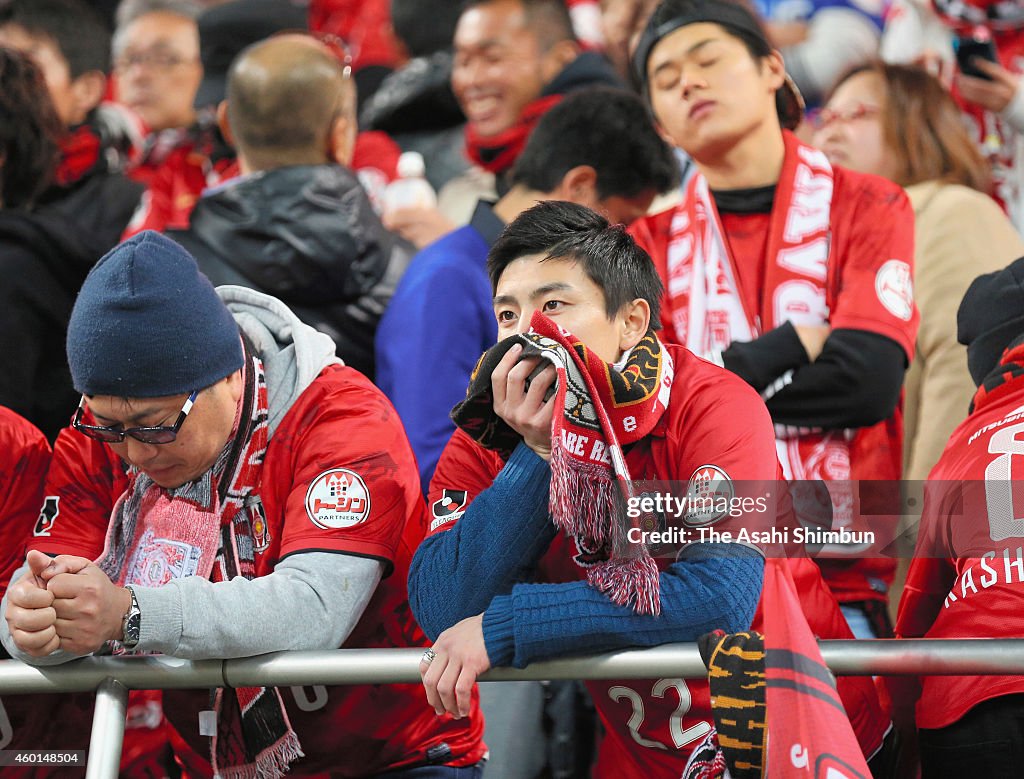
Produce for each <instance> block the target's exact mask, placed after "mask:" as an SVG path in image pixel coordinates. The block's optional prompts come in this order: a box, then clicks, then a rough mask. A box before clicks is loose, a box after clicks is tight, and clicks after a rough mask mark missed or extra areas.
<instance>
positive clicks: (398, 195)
mask: <svg viewBox="0 0 1024 779" xmlns="http://www.w3.org/2000/svg"><path fill="white" fill-rule="evenodd" d="M425 171H426V165H424V163H423V155H422V154H420V153H419V152H418V151H407V152H403V153H402V156H401V157H399V158H398V178H397V179H395V180H394V181H392V182H391V183H390V184H388V185H387V187H386V188H385V189H384V213H385V214H387V213H389V212H391V211H394V210H395V209H398V208H410V207H424V208H433V207H435V206H437V194H436V193H435V192H434V188H433V187H431V186H430V183H429V182H428V181H427V180H426V178H424V172H425Z"/></svg>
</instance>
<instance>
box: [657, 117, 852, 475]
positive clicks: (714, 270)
mask: <svg viewBox="0 0 1024 779" xmlns="http://www.w3.org/2000/svg"><path fill="white" fill-rule="evenodd" d="M783 136H784V139H785V147H786V151H785V159H784V161H783V165H782V173H781V175H780V177H779V182H778V186H777V189H776V192H775V204H774V207H773V208H772V214H771V222H770V227H769V234H768V247H767V260H766V266H765V272H764V287H763V288H762V290H761V291H760V298H759V305H758V310H756V311H751V310H748V306H747V305H746V304H745V302H744V299H743V295H742V294H741V292H740V288H739V283H738V281H737V273H736V261H735V259H734V258H733V257H731V256H730V253H729V248H728V243H727V242H726V241H725V239H724V233H723V230H722V223H721V219H720V218H719V215H718V210H717V208H716V207H715V202H714V200H713V199H712V197H711V195H710V192H709V190H708V183H707V180H706V179H705V178H704V176H703V175H701V174H697V175H696V176H694V178H693V179H692V180H691V182H690V185H689V189H688V191H687V196H686V199H685V202H684V204H683V206H682V207H681V208H680V209H679V210H678V211H677V212H676V214H675V216H674V218H673V220H672V224H671V227H670V235H669V244H668V256H667V259H668V283H667V288H668V289H667V292H668V296H669V301H670V309H671V310H672V312H673V323H674V325H675V330H676V332H677V333H678V334H679V336H680V338H683V339H685V342H686V344H685V345H686V347H687V348H688V349H690V351H692V352H694V353H695V354H698V355H700V356H701V357H704V358H705V359H708V360H711V361H712V362H716V363H718V364H719V365H721V364H722V357H721V354H722V352H723V351H724V350H725V349H726V347H728V345H729V344H730V343H732V342H733V341H750V340H752V339H754V338H757V337H758V336H760V335H761V334H763V333H765V332H767V331H768V330H771V329H773V328H775V327H778V326H779V325H781V324H783V323H784V322H792V323H793V324H794V325H824V324H827V323H828V318H829V303H830V301H829V296H828V291H827V290H828V284H829V281H830V278H829V274H830V270H831V269H830V266H829V244H830V235H829V233H830V215H831V206H832V191H833V187H834V176H833V171H832V166H831V165H830V164H829V162H828V160H827V159H826V158H825V155H824V154H822V153H821V152H820V151H818V150H817V149H814V148H812V147H810V146H807V145H805V144H803V143H801V142H800V141H799V140H797V138H796V136H794V135H793V134H792V133H789V132H783ZM791 380H792V372H789V373H787V374H784V375H783V376H781V377H780V378H779V379H778V381H776V382H775V384H773V385H772V386H770V387H768V388H767V389H766V390H765V392H764V396H765V399H768V398H770V397H771V396H772V395H774V394H775V393H776V392H778V391H779V390H780V389H782V388H783V387H785V386H786V385H787V384H788V383H789V382H790V381H791ZM775 432H776V448H777V450H778V454H779V460H780V461H781V463H782V467H783V470H784V471H785V474H786V477H787V478H789V479H825V480H829V481H833V480H848V479H849V478H850V451H849V449H850V447H849V438H850V436H849V435H847V433H846V432H845V431H828V432H825V431H821V430H814V429H806V428H791V427H787V426H783V425H776V429H775Z"/></svg>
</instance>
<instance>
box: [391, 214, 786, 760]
mask: <svg viewBox="0 0 1024 779" xmlns="http://www.w3.org/2000/svg"><path fill="white" fill-rule="evenodd" d="M488 274H489V276H490V279H491V283H492V285H493V295H494V297H493V306H494V315H495V318H496V319H497V322H498V337H499V339H500V340H499V343H498V345H497V346H495V347H494V348H493V349H491V350H490V351H488V353H487V354H485V355H484V357H483V358H481V361H480V365H479V366H478V368H477V370H476V372H475V373H474V376H473V380H472V383H471V384H470V389H469V393H468V395H467V399H466V401H465V402H464V403H463V404H460V406H459V407H458V408H457V409H456V411H455V412H453V413H454V416H455V419H456V422H457V424H458V425H459V428H460V429H459V430H458V431H456V433H455V435H454V436H453V437H452V439H451V441H450V443H449V444H448V446H447V447H446V448H445V451H444V454H443V455H442V457H441V461H440V463H439V464H438V467H437V471H436V472H435V474H434V478H433V481H432V482H431V490H430V499H429V500H430V502H431V510H432V521H431V532H430V535H429V536H428V537H427V538H426V539H425V540H424V542H423V543H422V545H421V546H420V548H419V549H418V550H417V552H416V556H415V558H414V560H413V564H412V567H411V569H410V574H409V596H410V603H411V604H412V607H413V611H414V613H415V614H416V617H417V619H418V620H419V622H420V624H421V625H422V626H423V627H424V630H425V631H426V632H427V634H428V635H429V636H431V637H434V638H435V639H436V640H435V641H434V644H433V646H432V648H431V650H430V651H429V652H428V653H426V654H425V656H424V659H423V662H422V663H421V666H420V670H421V673H422V675H423V683H424V686H425V688H426V691H427V699H428V700H429V701H430V703H431V704H432V705H433V706H434V708H435V709H436V710H437V711H438V713H442V712H449V713H460V714H464V713H466V712H468V711H469V707H470V703H471V699H470V691H471V689H472V685H473V682H474V681H475V679H476V678H477V676H478V675H479V674H480V673H482V672H484V671H486V670H487V669H488V668H490V667H491V666H497V665H514V666H517V667H521V666H524V665H526V664H528V663H530V662H533V661H534V660H539V659H542V658H550V657H556V656H560V655H565V654H584V653H596V652H603V651H609V650H614V649H621V648H625V647H627V646H653V645H657V644H662V643H667V642H673V641H693V640H695V639H696V638H697V637H698V636H700V635H702V634H703V633H705V632H707V631H710V630H714V629H718V628H722V629H725V630H745V629H747V628H748V627H749V626H750V621H751V619H752V617H753V614H754V610H755V607H756V605H757V602H758V598H759V596H760V592H761V577H762V571H763V566H764V562H763V559H762V556H761V554H760V552H759V551H757V550H754V549H752V548H750V547H748V546H745V545H740V544H721V545H717V546H715V545H709V544H703V543H693V544H683V546H682V548H681V549H680V548H679V547H676V548H675V549H673V552H672V554H670V555H668V556H667V557H666V558H664V559H657V560H655V559H653V558H652V556H651V551H650V549H649V548H648V547H647V546H646V545H645V544H644V543H642V542H641V543H635V542H636V541H637V537H636V536H635V535H634V533H633V532H632V530H635V527H636V526H630V525H629V524H628V522H629V521H630V520H628V519H626V514H625V512H624V511H622V510H620V509H621V506H620V505H619V504H618V503H617V501H616V498H615V496H616V495H617V494H618V489H619V486H621V485H623V484H624V483H627V482H630V481H631V480H634V481H650V480H658V481H675V482H681V483H682V484H687V483H691V484H693V483H704V482H705V480H706V479H710V481H715V480H717V479H718V478H723V479H724V480H725V481H728V482H729V484H736V485H740V484H741V483H746V484H747V485H751V484H757V483H760V484H763V483H764V482H771V481H773V480H774V479H776V478H777V477H778V476H779V469H778V462H777V460H776V458H775V446H774V436H773V433H772V428H771V422H770V419H769V417H768V414H767V411H766V410H765V408H764V404H763V403H762V402H761V401H760V399H759V398H758V397H757V395H756V393H754V392H753V390H751V389H750V388H749V387H748V386H746V385H745V384H744V382H742V381H741V380H739V379H738V378H737V377H735V376H733V375H732V374H730V373H728V372H727V371H724V370H721V369H719V368H717V367H716V366H714V365H711V364H709V363H707V362H705V361H703V360H700V359H698V358H697V357H695V356H694V355H693V354H692V353H690V352H689V351H687V350H686V349H684V348H682V347H679V346H675V345H671V344H663V343H662V342H661V341H660V340H659V339H658V337H657V336H656V335H655V334H654V328H657V327H658V326H659V298H660V296H661V282H660V281H659V279H658V277H657V274H656V272H655V270H654V267H653V265H652V264H651V262H650V259H649V258H648V257H647V255H646V254H645V253H644V252H643V251H642V250H641V249H640V248H639V247H638V246H637V245H636V243H635V242H634V241H633V239H632V238H631V237H629V235H628V234H627V233H626V232H625V231H624V229H623V228H622V227H621V226H615V227H613V226H611V225H609V224H608V221H607V220H605V219H604V218H603V217H601V216H599V215H598V214H596V213H594V212H593V211H591V210H589V209H587V208H584V207H583V206H579V205H575V204H572V203H566V202H558V201H549V202H542V203H540V204H538V205H536V206H534V207H533V208H530V209H528V210H526V211H524V212H523V213H521V214H520V215H519V216H518V217H517V218H516V219H515V220H514V221H512V223H511V224H509V226H508V227H507V228H506V229H505V231H504V232H503V233H502V236H501V238H500V239H499V240H498V241H497V242H496V243H495V244H494V246H493V247H492V249H491V251H490V254H489V256H488ZM544 354H546V355H549V357H547V358H545V360H548V359H550V361H551V363H552V364H548V362H547V361H541V359H540V357H541V355H544ZM542 365H543V366H546V367H543V368H541V366H542ZM552 365H555V366H557V370H556V368H555V367H552ZM556 375H557V386H555V387H553V384H554V382H555V378H556ZM552 389H553V390H554V392H553V393H552V392H551V390H552ZM713 474H719V475H720V476H713V477H712V475H713ZM693 479H696V480H697V481H696V482H693V481H691V480H693ZM709 483H710V482H709ZM654 526H657V520H655V525H645V527H654ZM627 528H629V529H627ZM559 531H561V532H559ZM676 552H678V554H676ZM587 686H588V688H589V690H590V692H591V695H592V697H593V701H594V705H595V706H596V707H597V709H598V713H599V715H600V717H601V721H602V724H603V725H604V732H605V736H604V740H603V742H602V744H601V750H600V754H599V757H598V766H597V771H596V774H595V775H596V776H599V777H616V779H623V778H626V777H629V778H630V779H632V778H633V777H638V778H639V777H650V776H659V777H660V776H666V777H668V776H679V775H680V774H681V773H682V769H683V767H684V766H685V764H686V758H687V755H688V752H689V749H692V747H693V743H694V742H695V741H697V740H700V739H701V738H703V737H704V736H705V735H706V734H707V733H708V731H709V729H710V726H709V725H708V724H707V722H706V720H707V717H708V713H707V700H706V694H705V695H704V696H703V698H701V699H699V700H694V701H693V704H694V707H695V708H696V709H697V713H696V714H694V715H691V714H690V713H689V709H690V703H691V692H690V687H689V686H688V685H687V683H686V682H684V681H683V680H682V679H667V680H661V681H653V680H650V681H637V680H630V681H622V682H591V683H588V685H587ZM638 712H639V713H638Z"/></svg>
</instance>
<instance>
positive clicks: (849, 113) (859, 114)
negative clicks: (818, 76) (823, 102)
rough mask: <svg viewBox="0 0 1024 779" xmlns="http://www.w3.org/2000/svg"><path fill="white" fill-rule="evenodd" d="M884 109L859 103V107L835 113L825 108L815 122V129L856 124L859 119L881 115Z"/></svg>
mask: <svg viewBox="0 0 1024 779" xmlns="http://www.w3.org/2000/svg"><path fill="white" fill-rule="evenodd" d="M881 111H882V109H881V108H879V107H878V106H876V105H867V104H866V103H857V105H855V106H852V107H850V108H847V109H846V110H845V111H835V110H833V109H831V108H823V109H821V111H819V112H818V116H817V118H816V119H815V120H814V124H815V127H816V128H817V129H819V130H824V129H825V128H826V127H830V126H831V125H833V124H835V123H836V122H854V121H856V120H858V119H866V118H867V117H869V116H875V115H876V114H879V113H881Z"/></svg>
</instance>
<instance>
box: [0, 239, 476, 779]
mask: <svg viewBox="0 0 1024 779" xmlns="http://www.w3.org/2000/svg"><path fill="white" fill-rule="evenodd" d="M168 291H173V294H169V293H168ZM67 352H68V362H69V364H70V367H71V375H72V377H73V379H74V383H75V387H76V389H78V390H79V391H80V392H82V393H83V394H82V399H81V404H80V406H79V409H78V411H77V413H76V415H75V417H74V420H73V423H72V427H71V428H68V429H65V430H64V431H62V433H61V435H60V437H59V438H58V440H57V444H56V447H55V450H56V455H55V457H54V461H53V465H52V466H51V468H50V472H49V475H48V477H47V486H46V495H47V497H46V500H47V501H48V502H49V503H51V504H52V505H53V506H54V507H55V509H59V511H56V510H55V511H54V512H53V513H52V516H51V517H50V521H49V522H48V523H47V525H46V526H45V528H41V529H40V531H45V532H37V533H36V535H35V536H34V537H33V538H32V540H31V542H30V544H29V551H28V554H27V557H26V561H25V564H24V565H23V566H22V567H21V569H20V570H19V571H18V572H17V573H16V574H15V575H14V579H13V580H14V584H12V585H11V587H10V589H9V590H8V592H7V596H6V598H5V602H4V613H5V616H6V622H5V623H4V624H3V625H2V626H0V637H2V639H3V643H4V646H5V647H6V648H7V649H8V651H9V652H10V653H11V654H12V655H13V656H14V657H16V658H18V659H21V660H24V661H25V662H29V663H33V664H36V665H52V664H56V663H62V662H65V661H67V660H71V659H73V658H75V657H77V656H80V655H83V654H89V653H92V652H96V651H97V650H99V649H101V648H103V647H105V646H107V643H108V642H111V641H112V642H115V644H114V648H116V649H118V650H120V649H124V650H127V651H130V652H162V653H164V654H167V655H171V656H174V657H183V658H190V659H199V658H213V657H216V658H231V657H245V656H250V655H257V654H263V653H265V652H271V651H278V650H294V649H335V648H337V647H339V646H346V647H356V646H358V647H395V646H408V645H416V644H422V642H423V636H422V633H421V632H420V630H419V628H418V627H417V626H416V624H415V622H414V621H413V619H412V617H411V615H410V612H409V608H408V604H407V596H406V590H405V577H406V570H407V567H408V564H409V560H410V558H411V554H412V550H413V549H414V548H415V546H416V544H417V543H418V542H419V540H420V538H421V537H422V535H423V532H424V527H425V520H424V516H423V506H422V499H421V497H420V494H419V487H418V483H417V480H416V470H415V462H414V460H413V456H412V453H411V451H410V450H409V447H408V443H407V441H406V439H405V435H404V432H403V431H402V427H401V423H400V422H399V420H398V418H397V416H396V415H395V414H394V411H393V410H392V409H391V406H390V404H389V403H388V402H387V400H386V399H385V398H384V397H383V395H381V394H380V393H379V392H377V391H376V390H375V389H374V388H373V386H372V385H371V384H370V382H369V381H367V380H366V379H365V378H364V377H362V376H360V375H359V374H358V373H357V372H356V371H353V370H352V369H350V368H347V367H344V366H342V365H341V364H340V363H339V361H338V359H337V358H336V357H335V355H334V344H333V343H332V342H331V340H330V339H329V338H328V337H327V336H325V335H324V334H322V333H318V332H317V331H315V330H313V329H312V328H310V327H308V326H306V325H304V324H303V323H302V322H300V321H299V320H298V319H297V318H296V317H295V315H294V314H292V312H291V311H289V310H288V308H287V307H285V306H284V305H283V304H282V303H281V302H280V301H278V300H276V299H274V298H270V297H268V296H266V295H262V294H260V293H258V292H255V291H253V290H249V289H244V288H241V287H221V288H220V289H218V290H216V291H215V290H214V288H213V286H212V285H211V284H210V282H209V281H208V280H207V279H206V278H205V277H204V276H203V275H202V274H201V273H200V272H199V269H198V268H197V266H196V264H195V261H194V260H193V259H192V257H190V256H189V255H188V253H187V252H185V250H184V249H182V248H181V246H179V245H178V244H176V243H174V242H173V241H171V240H169V239H167V238H165V237H163V236H161V235H159V234H158V233H153V232H144V233H141V234H140V235H138V236H136V237H135V238H132V239H130V240H129V241H126V242H125V243H123V244H121V245H120V246H118V247H117V248H116V249H114V250H113V251H112V252H110V253H109V254H107V255H106V256H105V257H104V258H103V259H102V260H101V261H100V262H99V263H98V264H97V265H96V267H95V268H94V269H93V271H92V273H91V274H90V275H89V277H88V278H87V279H86V282H85V284H84V285H83V287H82V291H81V293H80V294H79V297H78V300H77V301H76V303H75V308H74V311H73V312H72V316H71V323H70V325H69V327H68V340H67ZM49 555H54V556H56V557H55V559H51V558H50V556H49ZM91 561H95V562H91ZM211 708H212V709H213V710H214V712H215V717H216V721H215V722H209V721H207V719H206V718H207V716H209V715H201V712H206V711H208V710H209V709H211ZM164 710H165V712H166V714H167V717H168V720H169V721H170V722H171V724H172V725H173V726H174V727H175V728H176V730H177V731H178V734H179V735H180V736H181V738H180V739H179V741H180V743H179V744H176V745H175V749H176V751H177V753H178V754H177V756H178V758H179V760H180V762H181V764H182V766H183V768H184V770H185V771H186V772H187V773H188V774H189V775H190V776H210V775H211V773H217V772H222V773H227V772H229V771H232V772H237V773H238V774H239V775H252V776H256V775H259V776H280V775H282V774H283V773H284V771H285V770H287V768H288V766H289V764H291V768H292V769H293V772H294V773H295V774H299V775H301V774H306V773H318V772H326V771H330V772H331V773H332V774H333V775H338V776H348V777H367V776H376V775H378V774H381V773H384V772H394V773H389V775H392V776H395V777H396V778H399V779H400V778H401V777H405V776H407V775H409V776H422V775H423V773H422V771H423V770H424V769H425V768H426V767H428V766H449V767H450V768H449V771H454V772H455V773H454V775H456V776H464V777H467V778H469V777H478V776H479V769H478V768H474V767H473V766H475V764H476V763H477V762H478V761H479V760H480V758H481V756H482V754H483V751H484V747H483V744H482V743H481V742H480V731H481V729H482V723H481V722H480V721H479V719H478V718H477V717H476V715H475V711H474V712H472V713H471V715H470V717H469V718H468V719H464V720H461V721H458V722H456V721H453V720H449V719H440V718H437V717H435V716H434V714H433V713H432V712H431V711H430V710H429V709H427V708H425V707H424V706H423V703H422V700H421V699H420V698H419V696H418V695H417V694H416V691H415V690H412V689H410V688H408V687H400V686H395V687H385V688H377V687H370V686H356V687H338V688H332V689H330V690H327V689H325V688H322V687H316V688H314V693H313V699H312V700H311V699H310V697H309V696H308V693H307V692H306V691H305V688H294V689H293V691H292V692H291V693H289V692H288V691H287V690H277V689H274V688H271V689H267V688H249V689H239V690H222V691H221V692H219V693H218V694H217V696H216V698H215V701H214V702H213V705H212V706H211V700H210V695H209V693H208V692H207V691H202V692H199V693H195V692H171V691H167V692H166V693H165V695H164ZM367 711H372V712H373V713H374V716H373V717H367V716H366V712H367ZM210 736H216V739H215V741H214V742H213V746H212V748H211V745H210V741H209V737H210ZM54 746H59V745H54ZM303 755H304V757H303ZM300 758H301V759H300ZM211 760H212V765H211V762H210V761H211ZM417 771H418V772H419V773H415V772H417ZM407 772H414V773H407Z"/></svg>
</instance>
